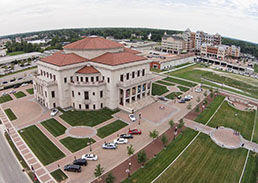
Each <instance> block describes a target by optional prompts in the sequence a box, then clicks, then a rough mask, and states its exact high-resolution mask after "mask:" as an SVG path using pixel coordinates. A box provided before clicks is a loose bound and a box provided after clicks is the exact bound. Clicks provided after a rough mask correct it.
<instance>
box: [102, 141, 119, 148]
mask: <svg viewBox="0 0 258 183" xmlns="http://www.w3.org/2000/svg"><path fill="white" fill-rule="evenodd" d="M102 148H103V149H116V148H117V147H116V144H115V143H110V142H109V143H104V144H103V145H102Z"/></svg>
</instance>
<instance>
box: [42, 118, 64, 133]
mask: <svg viewBox="0 0 258 183" xmlns="http://www.w3.org/2000/svg"><path fill="white" fill-rule="evenodd" d="M41 124H42V125H43V126H44V127H45V128H46V129H47V130H48V131H49V132H50V133H51V134H52V135H53V136H54V137H58V136H60V135H62V134H64V133H65V130H66V128H65V127H64V126H63V125H62V124H60V123H59V122H58V121H57V120H55V119H54V118H51V119H49V120H46V121H43V122H42V123H41Z"/></svg>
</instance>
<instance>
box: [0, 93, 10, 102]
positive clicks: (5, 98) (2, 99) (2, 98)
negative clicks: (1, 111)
mask: <svg viewBox="0 0 258 183" xmlns="http://www.w3.org/2000/svg"><path fill="white" fill-rule="evenodd" d="M11 100H13V99H12V97H11V96H10V95H8V94H7V95H5V96H2V97H0V104H2V103H5V102H8V101H11Z"/></svg>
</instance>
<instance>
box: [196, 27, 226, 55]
mask: <svg viewBox="0 0 258 183" xmlns="http://www.w3.org/2000/svg"><path fill="white" fill-rule="evenodd" d="M193 41H194V43H195V44H194V48H195V50H196V51H200V49H201V45H202V44H204V43H206V44H210V45H212V46H215V45H221V35H220V34H218V33H217V34H215V35H213V34H208V33H206V32H203V31H196V33H195V37H194V40H193Z"/></svg>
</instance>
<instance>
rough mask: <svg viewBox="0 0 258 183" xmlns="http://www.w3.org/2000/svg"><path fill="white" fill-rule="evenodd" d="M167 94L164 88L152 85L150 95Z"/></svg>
mask: <svg viewBox="0 0 258 183" xmlns="http://www.w3.org/2000/svg"><path fill="white" fill-rule="evenodd" d="M166 92H168V89H167V87H166V86H162V85H159V84H156V83H152V92H151V93H152V95H162V94H164V93H166Z"/></svg>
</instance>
